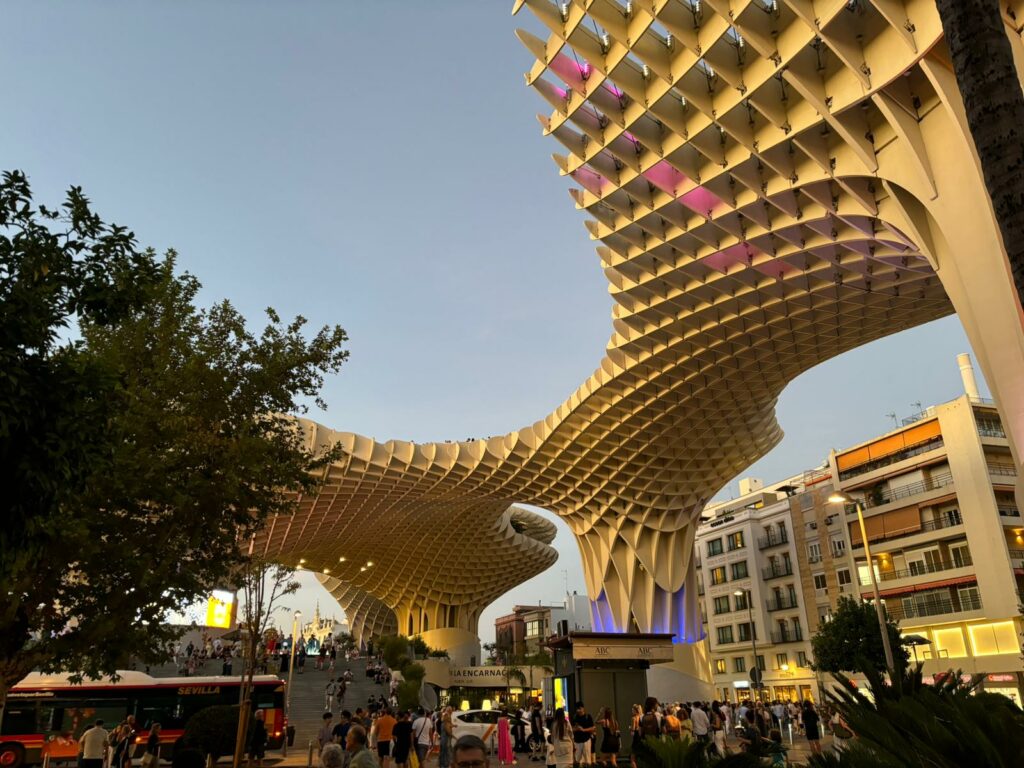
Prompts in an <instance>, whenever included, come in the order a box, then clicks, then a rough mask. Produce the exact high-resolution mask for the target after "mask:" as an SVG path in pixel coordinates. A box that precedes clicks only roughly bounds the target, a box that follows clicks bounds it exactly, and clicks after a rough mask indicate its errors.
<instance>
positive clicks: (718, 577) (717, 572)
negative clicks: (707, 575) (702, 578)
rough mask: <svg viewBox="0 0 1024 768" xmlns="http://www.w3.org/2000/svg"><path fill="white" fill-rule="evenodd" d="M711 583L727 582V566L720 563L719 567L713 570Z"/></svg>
mask: <svg viewBox="0 0 1024 768" xmlns="http://www.w3.org/2000/svg"><path fill="white" fill-rule="evenodd" d="M711 583H712V584H725V566H724V565H720V566H718V567H717V568H713V569H712V570H711Z"/></svg>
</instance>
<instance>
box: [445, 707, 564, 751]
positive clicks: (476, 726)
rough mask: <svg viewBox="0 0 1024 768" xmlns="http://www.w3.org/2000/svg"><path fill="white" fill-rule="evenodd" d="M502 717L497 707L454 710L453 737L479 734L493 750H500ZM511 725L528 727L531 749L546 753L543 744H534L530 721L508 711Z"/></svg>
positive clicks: (545, 737) (545, 736)
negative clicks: (500, 719) (500, 722)
mask: <svg viewBox="0 0 1024 768" xmlns="http://www.w3.org/2000/svg"><path fill="white" fill-rule="evenodd" d="M499 717H501V711H500V710H497V709H467V710H465V711H462V710H456V711H455V712H452V737H453V738H455V739H458V738H460V737H462V736H467V735H473V736H479V737H480V738H481V739H483V741H484V744H486V745H487V748H488V749H489V750H490V751H491V752H497V751H498V718H499ZM508 720H509V726H510V727H511V728H512V729H513V731H514V730H515V727H516V726H517V725H519V724H520V723H521V724H522V725H523V727H525V728H526V741H527V743H528V744H529V746H530V751H531V752H535V751H537V750H540V754H544V752H543V748H544V745H543V744H533V743H531V741H532V740H534V737H533V735H532V734H531V733H530V722H529V721H528V720H524V719H523V718H521V717H519V715H515V714H512V713H511V712H509V713H508ZM547 737H548V729H547V728H546V727H545V728H544V739H545V740H547ZM512 740H513V743H515V734H514V733H513V735H512Z"/></svg>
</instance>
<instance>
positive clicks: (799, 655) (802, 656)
mask: <svg viewBox="0 0 1024 768" xmlns="http://www.w3.org/2000/svg"><path fill="white" fill-rule="evenodd" d="M796 665H797V666H798V667H803V668H804V669H807V668H808V667H809V666H810V664H808V663H807V654H806V653H805V652H804V651H797V652H796Z"/></svg>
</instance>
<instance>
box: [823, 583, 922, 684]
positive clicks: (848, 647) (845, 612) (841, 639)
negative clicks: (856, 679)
mask: <svg viewBox="0 0 1024 768" xmlns="http://www.w3.org/2000/svg"><path fill="white" fill-rule="evenodd" d="M886 623H887V626H888V631H889V644H890V645H891V646H892V652H893V659H894V661H895V662H896V668H897V670H898V671H899V670H903V669H905V668H906V666H907V662H908V660H909V658H910V657H909V654H908V653H907V649H906V648H904V647H903V646H902V645H901V639H900V630H899V624H897V623H896V622H895V621H893V620H892V619H887V622H886ZM811 650H812V652H813V654H814V668H815V669H816V670H819V671H822V672H832V673H833V674H834V673H837V672H852V671H854V670H856V669H860V668H861V666H862V661H866V662H867V663H868V664H869V665H870V666H871V668H872V669H878V670H883V671H884V670H885V649H884V648H883V646H882V633H881V632H879V630H878V615H877V614H876V612H875V609H874V607H873V606H872V605H871V604H870V603H862V602H858V601H856V600H853V599H852V598H849V597H841V598H840V599H839V604H838V606H837V607H836V612H835V613H834V614H832V618H831V619H829V620H828V621H826V622H822V624H821V625H820V626H819V627H818V631H817V632H815V633H814V636H813V637H812V638H811Z"/></svg>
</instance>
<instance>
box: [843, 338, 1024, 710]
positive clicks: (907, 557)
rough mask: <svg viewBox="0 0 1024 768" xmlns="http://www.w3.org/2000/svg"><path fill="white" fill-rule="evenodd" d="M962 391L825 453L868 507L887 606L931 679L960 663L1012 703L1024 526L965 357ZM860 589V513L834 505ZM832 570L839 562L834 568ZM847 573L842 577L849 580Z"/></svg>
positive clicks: (988, 406)
mask: <svg viewBox="0 0 1024 768" xmlns="http://www.w3.org/2000/svg"><path fill="white" fill-rule="evenodd" d="M960 364H961V371H962V372H963V374H964V386H965V393H964V395H962V396H961V397H959V398H957V399H956V400H953V401H951V402H948V403H944V404H942V405H937V406H933V407H930V408H928V409H927V410H925V411H923V412H921V413H920V414H918V415H917V416H915V417H914V418H913V419H908V420H907V423H905V424H904V425H902V426H901V427H900V428H898V429H894V430H892V431H891V432H888V433H886V434H884V435H882V436H880V437H878V438H875V439H873V440H869V441H867V442H865V443H861V444H860V445H856V446H853V447H851V448H848V449H846V450H843V451H839V452H833V453H832V454H831V455H830V456H829V469H830V473H831V475H832V481H833V483H834V484H835V485H836V486H837V487H838V488H839V489H841V490H842V491H843V492H844V493H846V494H848V495H849V496H852V497H853V498H855V499H856V500H858V501H859V502H860V503H861V505H862V506H863V509H864V518H865V531H866V534H867V539H868V541H869V543H870V549H871V555H872V559H873V561H874V569H875V574H876V577H877V579H878V584H879V590H880V595H881V598H882V600H883V601H884V603H885V608H886V611H887V612H888V614H889V615H890V616H892V617H893V618H896V619H898V620H899V622H900V629H901V631H902V633H903V635H904V636H905V637H906V636H910V635H913V636H915V639H916V641H917V642H918V643H920V645H917V646H915V647H914V655H916V657H917V658H918V659H920V660H922V661H924V671H925V674H926V675H927V676H929V677H934V676H936V675H941V674H945V673H947V671H948V670H950V669H953V670H956V669H960V670H962V672H963V673H965V674H975V673H978V674H984V675H985V677H984V682H983V686H984V687H985V688H987V689H988V690H996V691H999V692H1000V693H1004V694H1006V695H1008V696H1011V697H1013V698H1014V700H1015V701H1016V702H1017V703H1018V704H1019V703H1020V702H1021V700H1022V698H1021V690H1022V683H1024V676H1022V673H1024V664H1022V661H1021V632H1022V620H1021V615H1020V608H1019V606H1020V601H1021V597H1020V595H1021V591H1022V588H1024V524H1022V520H1021V515H1020V511H1019V510H1018V509H1017V504H1016V502H1015V499H1014V486H1015V483H1016V479H1017V477H1016V475H1017V473H1016V469H1015V466H1014V461H1013V459H1012V458H1011V456H1010V446H1009V443H1008V441H1007V438H1006V433H1005V432H1004V430H1003V426H1002V423H1001V421H1000V418H999V414H998V412H997V410H996V408H995V405H994V404H993V403H992V401H990V400H983V399H982V398H980V397H979V395H978V390H977V386H976V384H975V383H974V375H973V371H972V370H971V367H970V360H969V358H967V356H966V355H962V356H961V358H960ZM840 512H841V513H842V515H843V516H844V517H845V523H846V526H847V528H848V533H849V540H850V547H849V556H848V563H849V569H850V571H851V574H852V575H853V577H854V585H855V587H856V590H857V593H858V594H859V595H860V596H861V597H862V598H864V599H869V598H870V597H871V595H872V590H871V586H870V585H871V579H870V576H871V574H870V572H869V571H868V565H867V561H866V558H865V556H864V546H863V540H862V537H861V531H860V526H859V524H858V522H857V516H856V508H855V506H854V505H848V506H847V508H845V509H842V510H840ZM837 572H841V571H838V566H837ZM845 578H848V577H844V579H845Z"/></svg>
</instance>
